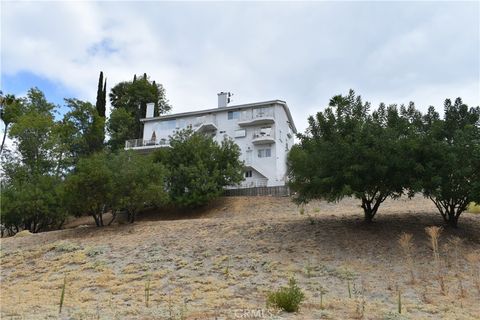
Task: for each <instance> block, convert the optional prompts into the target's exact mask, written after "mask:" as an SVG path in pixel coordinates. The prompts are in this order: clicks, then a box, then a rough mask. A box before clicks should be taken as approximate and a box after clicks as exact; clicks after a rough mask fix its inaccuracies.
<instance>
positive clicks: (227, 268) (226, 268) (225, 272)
mask: <svg viewBox="0 0 480 320" xmlns="http://www.w3.org/2000/svg"><path fill="white" fill-rule="evenodd" d="M226 260H227V265H226V267H225V270H223V274H224V276H225V279H228V277H229V276H230V257H228V258H227V259H226Z"/></svg>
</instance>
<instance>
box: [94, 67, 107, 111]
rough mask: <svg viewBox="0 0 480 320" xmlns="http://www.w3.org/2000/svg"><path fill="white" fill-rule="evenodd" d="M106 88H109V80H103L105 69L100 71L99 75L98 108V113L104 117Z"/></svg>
mask: <svg viewBox="0 0 480 320" xmlns="http://www.w3.org/2000/svg"><path fill="white" fill-rule="evenodd" d="M106 90H107V80H106V79H105V82H104V81H103V71H100V76H99V77H98V89H97V103H96V108H97V112H98V115H99V116H100V117H103V118H105V107H106Z"/></svg>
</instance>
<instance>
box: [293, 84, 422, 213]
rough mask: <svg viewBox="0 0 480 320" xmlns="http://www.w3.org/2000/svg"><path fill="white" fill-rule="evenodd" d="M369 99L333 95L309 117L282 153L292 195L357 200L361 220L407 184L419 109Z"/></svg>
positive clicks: (300, 199) (305, 198) (351, 94)
mask: <svg viewBox="0 0 480 320" xmlns="http://www.w3.org/2000/svg"><path fill="white" fill-rule="evenodd" d="M369 111H370V104H369V103H364V102H363V101H362V99H361V97H360V96H356V95H355V93H354V91H353V90H350V92H349V94H348V95H347V96H335V97H333V98H332V99H331V101H330V106H329V107H328V108H326V109H325V111H324V112H318V113H317V115H316V117H313V116H311V117H309V119H308V122H309V127H308V129H307V132H306V133H305V134H299V135H298V138H299V140H300V143H299V144H298V145H295V146H294V147H293V148H292V149H291V151H290V153H289V155H288V175H289V178H290V182H289V184H290V187H291V188H292V190H293V191H295V192H296V193H297V197H296V201H298V202H301V203H302V202H308V201H309V200H312V199H326V200H328V201H338V200H340V199H342V198H344V197H347V196H353V197H355V198H358V199H360V200H361V207H362V209H363V211H364V215H365V221H367V222H371V221H372V220H373V218H374V217H375V215H376V213H377V211H378V209H379V207H380V205H381V203H382V202H383V201H385V199H386V198H388V197H398V196H400V195H401V194H403V192H404V190H405V189H406V188H409V187H411V186H412V185H413V182H412V178H411V177H412V169H413V168H414V163H413V161H414V159H412V158H411V157H409V155H411V153H412V151H410V150H411V146H410V139H409V138H408V137H409V136H410V134H412V130H413V128H414V126H413V124H412V123H413V122H415V121H419V118H421V117H420V115H419V113H418V112H417V111H416V110H415V107H414V105H413V104H411V105H410V106H409V107H408V108H405V107H402V108H401V110H400V111H399V110H398V108H397V107H396V106H395V105H392V106H389V107H386V106H385V105H383V104H382V105H380V107H379V109H378V110H376V111H374V112H373V113H372V114H371V113H370V112H369Z"/></svg>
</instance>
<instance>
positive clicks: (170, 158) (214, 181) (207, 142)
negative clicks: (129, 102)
mask: <svg viewBox="0 0 480 320" xmlns="http://www.w3.org/2000/svg"><path fill="white" fill-rule="evenodd" d="M170 145H171V148H168V149H167V148H165V149H162V150H160V151H158V152H157V153H156V160H157V161H159V162H161V163H163V164H164V165H165V167H166V168H167V170H168V179H167V188H168V190H169V194H170V199H171V201H172V202H173V203H174V204H175V205H178V206H182V207H196V206H201V205H204V204H207V203H208V202H209V201H211V200H213V199H215V198H216V197H218V196H220V195H221V194H222V193H223V188H224V187H225V186H228V185H235V184H237V183H239V182H240V181H242V180H243V163H242V162H241V161H240V160H239V156H240V148H239V147H238V146H237V145H236V144H235V143H234V142H233V141H231V140H224V141H222V143H221V144H218V143H217V142H215V141H213V139H212V138H211V137H209V136H207V135H204V134H202V133H194V132H193V131H192V130H183V131H180V132H178V133H176V134H175V135H174V136H173V137H172V138H171V140H170Z"/></svg>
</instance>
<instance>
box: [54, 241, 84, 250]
mask: <svg viewBox="0 0 480 320" xmlns="http://www.w3.org/2000/svg"><path fill="white" fill-rule="evenodd" d="M54 249H55V251H57V252H73V251H77V250H80V249H82V247H80V246H79V245H77V244H75V243H72V242H69V241H62V242H59V243H58V244H56V245H55V247H54Z"/></svg>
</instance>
